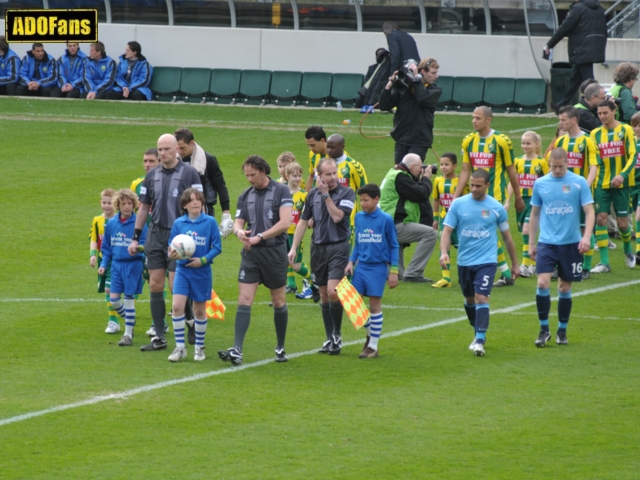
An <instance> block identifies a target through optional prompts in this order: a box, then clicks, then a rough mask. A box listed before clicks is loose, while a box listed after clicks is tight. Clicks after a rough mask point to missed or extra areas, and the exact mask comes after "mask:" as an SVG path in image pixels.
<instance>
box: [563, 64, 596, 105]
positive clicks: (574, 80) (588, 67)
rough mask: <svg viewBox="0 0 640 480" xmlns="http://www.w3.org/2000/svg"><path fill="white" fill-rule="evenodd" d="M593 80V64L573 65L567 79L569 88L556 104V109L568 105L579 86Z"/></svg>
mask: <svg viewBox="0 0 640 480" xmlns="http://www.w3.org/2000/svg"><path fill="white" fill-rule="evenodd" d="M588 78H593V63H581V64H580V65H573V66H572V67H571V76H570V77H569V88H567V91H566V92H564V94H563V95H562V98H561V99H560V101H559V102H558V103H557V104H556V106H557V107H558V108H560V107H562V106H563V105H570V104H572V103H571V99H572V98H573V96H574V95H575V94H576V92H577V91H578V89H579V88H580V84H581V83H582V82H584V81H585V80H587V79H588Z"/></svg>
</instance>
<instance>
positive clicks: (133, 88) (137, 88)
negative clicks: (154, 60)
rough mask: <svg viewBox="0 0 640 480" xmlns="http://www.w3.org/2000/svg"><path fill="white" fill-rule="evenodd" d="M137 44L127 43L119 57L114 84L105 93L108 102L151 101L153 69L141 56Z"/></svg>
mask: <svg viewBox="0 0 640 480" xmlns="http://www.w3.org/2000/svg"><path fill="white" fill-rule="evenodd" d="M141 52H142V47H141V46H140V44H139V43H138V42H129V43H127V46H126V47H125V49H124V55H121V56H120V63H119V64H118V72H117V74H116V83H115V84H114V86H113V90H110V91H109V92H107V99H108V100H127V99H129V100H138V101H144V100H151V89H150V88H149V85H151V76H152V75H153V67H152V66H151V65H149V62H148V61H147V59H146V58H145V57H144V56H143V55H142V54H141Z"/></svg>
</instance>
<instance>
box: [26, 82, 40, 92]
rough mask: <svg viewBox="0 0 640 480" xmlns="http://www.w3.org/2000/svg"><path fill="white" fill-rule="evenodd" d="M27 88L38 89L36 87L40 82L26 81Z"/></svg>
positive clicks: (38, 86)
mask: <svg viewBox="0 0 640 480" xmlns="http://www.w3.org/2000/svg"><path fill="white" fill-rule="evenodd" d="M27 88H28V89H29V90H32V91H35V90H38V88H40V84H39V83H38V82H35V81H31V82H29V83H27Z"/></svg>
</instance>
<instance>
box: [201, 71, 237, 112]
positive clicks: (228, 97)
mask: <svg viewBox="0 0 640 480" xmlns="http://www.w3.org/2000/svg"><path fill="white" fill-rule="evenodd" d="M240 77H242V70H235V69H230V68H214V69H213V70H211V82H210V83H209V97H210V98H211V100H213V103H231V104H234V103H236V101H237V100H238V92H239V91H240Z"/></svg>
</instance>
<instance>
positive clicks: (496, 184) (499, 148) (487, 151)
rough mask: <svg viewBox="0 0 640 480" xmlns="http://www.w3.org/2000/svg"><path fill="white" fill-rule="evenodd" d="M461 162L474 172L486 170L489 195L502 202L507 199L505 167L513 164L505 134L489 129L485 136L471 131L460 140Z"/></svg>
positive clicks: (507, 179) (507, 183)
mask: <svg viewBox="0 0 640 480" xmlns="http://www.w3.org/2000/svg"><path fill="white" fill-rule="evenodd" d="M462 162H463V163H468V164H470V166H471V171H472V172H474V171H476V170H478V169H479V168H482V169H484V170H487V171H488V172H489V174H490V176H491V178H490V181H491V184H490V186H489V192H488V193H489V195H490V196H492V197H493V198H495V199H496V200H498V201H499V202H500V203H504V202H505V200H506V199H507V186H508V185H509V175H508V173H507V167H509V166H511V165H512V164H513V145H512V144H511V140H509V137H507V136H506V135H504V134H502V133H500V132H496V131H495V130H491V132H490V133H489V135H488V136H487V137H481V136H480V134H479V133H478V132H473V133H470V134H469V135H467V136H466V137H464V140H462Z"/></svg>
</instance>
